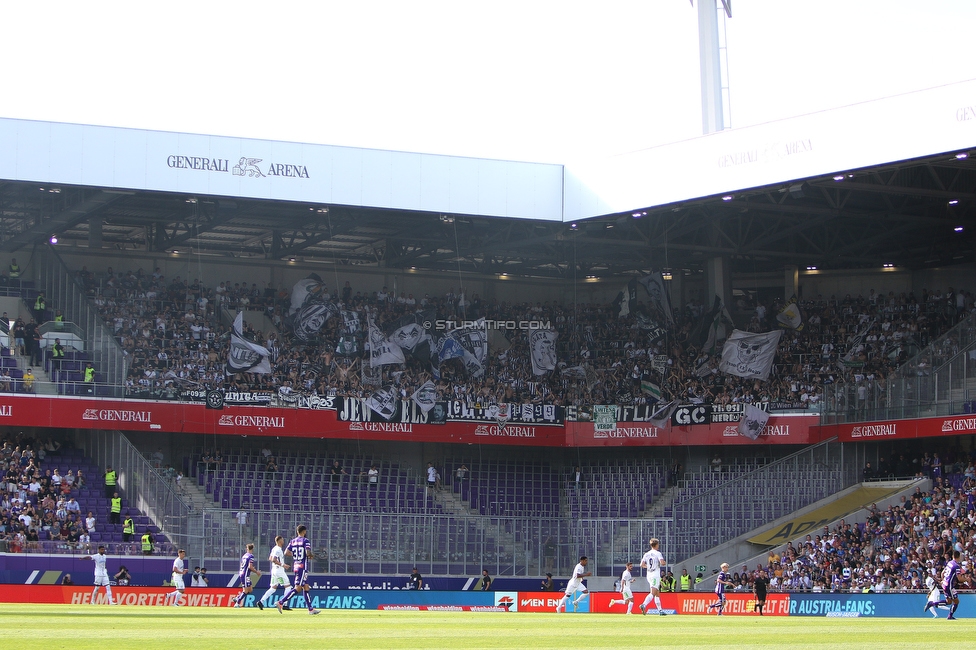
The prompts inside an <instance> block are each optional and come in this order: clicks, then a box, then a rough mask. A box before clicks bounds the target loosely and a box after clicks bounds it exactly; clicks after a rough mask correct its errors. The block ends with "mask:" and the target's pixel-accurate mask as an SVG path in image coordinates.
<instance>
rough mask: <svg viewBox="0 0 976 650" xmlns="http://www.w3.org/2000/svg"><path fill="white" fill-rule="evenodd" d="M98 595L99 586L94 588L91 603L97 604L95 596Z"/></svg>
mask: <svg viewBox="0 0 976 650" xmlns="http://www.w3.org/2000/svg"><path fill="white" fill-rule="evenodd" d="M97 595H98V587H95V588H94V589H92V597H91V604H92V605H94V604H95V596H97Z"/></svg>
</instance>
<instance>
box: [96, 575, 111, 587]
mask: <svg viewBox="0 0 976 650" xmlns="http://www.w3.org/2000/svg"><path fill="white" fill-rule="evenodd" d="M94 585H95V586H96V587H107V586H108V585H109V582H108V574H105V575H98V574H96V575H95V582H94Z"/></svg>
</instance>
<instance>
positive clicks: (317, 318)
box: [286, 273, 339, 343]
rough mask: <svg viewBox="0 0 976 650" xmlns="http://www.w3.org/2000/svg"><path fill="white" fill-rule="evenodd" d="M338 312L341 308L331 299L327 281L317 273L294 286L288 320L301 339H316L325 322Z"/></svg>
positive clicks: (295, 333) (296, 335) (293, 332)
mask: <svg viewBox="0 0 976 650" xmlns="http://www.w3.org/2000/svg"><path fill="white" fill-rule="evenodd" d="M338 314H339V308H338V307H337V306H336V305H335V303H333V302H331V301H330V300H329V293H328V290H327V289H326V288H325V283H324V282H322V278H320V277H319V276H318V275H317V274H315V273H311V274H309V276H308V277H307V278H303V279H301V280H299V281H298V282H296V283H295V286H293V287H292V290H291V305H290V307H289V308H288V313H287V316H286V321H287V323H288V324H289V325H291V329H292V334H294V336H295V338H296V339H298V340H299V341H302V342H306V343H307V342H309V341H314V340H315V339H316V338H318V335H319V332H320V331H321V329H322V327H323V326H324V325H325V323H326V322H327V321H328V320H329V319H330V318H332V317H333V316H337V315H338Z"/></svg>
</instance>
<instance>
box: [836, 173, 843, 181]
mask: <svg viewBox="0 0 976 650" xmlns="http://www.w3.org/2000/svg"><path fill="white" fill-rule="evenodd" d="M834 180H835V181H842V180H844V175H843V174H837V175H836V176H834Z"/></svg>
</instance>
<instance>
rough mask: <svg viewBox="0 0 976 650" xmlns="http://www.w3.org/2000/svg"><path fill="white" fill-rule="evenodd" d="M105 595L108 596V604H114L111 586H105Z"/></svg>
mask: <svg viewBox="0 0 976 650" xmlns="http://www.w3.org/2000/svg"><path fill="white" fill-rule="evenodd" d="M105 593H106V594H108V604H109V605H111V604H112V587H111V586H110V585H105Z"/></svg>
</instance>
